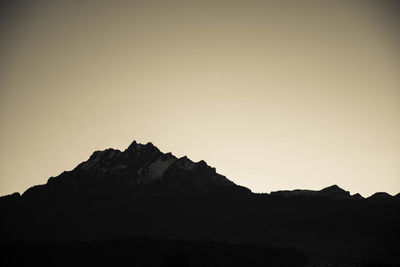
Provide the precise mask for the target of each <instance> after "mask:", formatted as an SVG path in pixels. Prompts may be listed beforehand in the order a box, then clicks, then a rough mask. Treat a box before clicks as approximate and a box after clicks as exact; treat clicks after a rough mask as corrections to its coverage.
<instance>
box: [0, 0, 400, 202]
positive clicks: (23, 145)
mask: <svg viewBox="0 0 400 267" xmlns="http://www.w3.org/2000/svg"><path fill="white" fill-rule="evenodd" d="M397 3H399V2H398V1H397ZM398 14H400V5H399V4H396V1H351V0H349V1H301V0H296V1H252V0H245V1H218V0H212V1H207V0H204V1H190V0H187V1H165V0H164V1H149V0H146V1H1V4H0V195H4V194H9V193H12V192H15V191H19V192H23V191H25V190H26V189H27V188H28V187H30V186H32V185H35V184H41V183H45V182H46V181H47V179H48V178H49V177H50V176H57V175H58V174H60V173H61V172H62V171H63V170H71V169H73V168H74V167H75V166H76V165H77V164H78V163H80V162H82V161H84V160H87V159H88V158H89V156H90V154H91V153H92V152H93V151H95V150H100V149H106V148H109V147H113V148H117V149H121V150H123V149H125V148H126V147H127V146H128V145H129V144H130V143H131V142H132V141H133V140H137V141H138V142H141V143H146V142H152V143H153V144H154V145H156V146H158V147H159V149H160V150H162V151H164V152H169V151H171V152H172V153H173V154H175V155H176V156H178V157H181V156H184V155H187V156H188V157H189V158H191V159H192V160H194V161H199V160H201V159H204V160H205V161H206V162H207V163H208V164H209V165H211V166H214V167H216V169H217V172H219V173H221V174H223V175H225V176H227V177H228V178H229V179H231V180H232V181H234V182H236V183H238V184H240V185H243V186H246V187H248V188H250V189H251V190H252V191H254V192H270V191H273V190H279V189H295V188H308V189H321V188H323V187H326V186H329V185H332V184H338V185H339V186H341V187H342V188H344V189H347V190H349V191H351V192H352V193H356V192H360V193H361V194H362V195H364V196H368V195H370V194H372V193H373V192H377V191H386V192H389V193H391V194H395V193H398V192H400V17H399V16H398Z"/></svg>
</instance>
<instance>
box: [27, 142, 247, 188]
mask: <svg viewBox="0 0 400 267" xmlns="http://www.w3.org/2000/svg"><path fill="white" fill-rule="evenodd" d="M143 186H146V187H148V189H149V188H150V187H151V186H154V187H156V188H157V190H153V191H154V192H158V193H159V194H173V193H177V192H180V193H190V194H192V193H196V192H197V193H200V192H201V193H204V192H209V191H210V190H214V189H217V190H218V188H222V187H224V188H225V187H231V188H232V189H233V190H235V189H238V190H239V188H240V187H239V186H237V185H236V184H234V183H233V182H231V181H230V180H228V179H227V178H226V177H224V176H222V175H220V174H218V173H216V171H215V168H212V167H210V166H208V165H207V163H206V162H205V161H200V162H193V161H192V160H190V159H189V158H188V157H187V156H183V157H181V158H177V157H175V156H174V155H173V154H172V153H170V152H168V153H163V152H161V151H160V150H159V149H158V148H157V147H156V146H154V145H153V144H152V143H151V142H148V143H147V144H146V145H143V144H139V143H137V142H136V141H133V142H132V143H131V145H129V147H128V148H127V149H126V150H125V151H123V152H121V151H120V150H116V149H112V148H109V149H105V150H102V151H95V152H94V153H93V154H92V155H91V156H90V158H89V159H88V160H87V161H85V162H82V163H81V164H79V165H78V166H77V167H76V168H75V169H73V170H72V171H70V172H63V173H62V174H60V175H59V176H57V177H52V178H50V179H49V180H48V183H47V184H45V185H42V186H37V187H33V188H30V189H28V191H29V195H36V194H39V195H40V194H43V192H45V193H46V192H51V194H53V195H55V196H57V195H66V194H67V195H84V196H90V195H93V196H103V195H104V196H107V195H109V194H127V193H129V194H132V193H134V192H136V191H138V190H139V191H140V190H141V189H140V188H142V187H143ZM146 190H147V189H146ZM150 191H151V190H150ZM186 191H187V192H186ZM240 191H242V189H240Z"/></svg>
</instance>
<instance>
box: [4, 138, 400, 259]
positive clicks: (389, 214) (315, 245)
mask: <svg viewBox="0 0 400 267" xmlns="http://www.w3.org/2000/svg"><path fill="white" fill-rule="evenodd" d="M377 200H379V201H377ZM399 211H400V201H399V197H398V196H395V197H392V196H390V195H382V194H378V195H377V196H371V197H370V198H366V199H364V198H363V197H362V196H361V195H359V194H355V195H350V193H349V192H348V191H346V190H343V189H341V188H340V187H339V186H337V185H333V186H330V187H327V188H324V189H322V190H319V191H314V190H293V191H277V192H272V193H271V194H255V193H252V192H251V191H250V190H249V189H247V188H245V187H242V186H239V185H236V184H235V183H233V182H232V181H230V180H229V179H227V178H226V177H225V176H223V175H220V174H218V173H217V172H216V170H215V168H213V167H210V166H208V165H207V163H206V162H204V161H199V162H193V161H191V160H190V159H189V158H187V157H182V158H177V157H175V156H174V155H172V154H171V153H163V152H161V151H160V150H159V149H158V148H157V147H155V146H154V145H153V144H152V143H147V144H145V145H143V144H138V143H136V142H133V143H132V144H131V145H130V146H129V147H128V148H127V149H126V150H124V151H119V150H115V149H106V150H104V151H96V152H94V153H93V154H92V155H91V156H90V158H89V159H88V160H87V161H85V162H83V163H81V164H79V165H78V166H77V167H76V168H74V169H73V170H71V171H68V172H63V173H61V174H60V175H59V176H57V177H51V178H49V179H48V181H47V183H46V184H44V185H38V186H34V187H31V188H29V189H28V190H27V191H26V192H24V193H23V194H22V195H20V194H19V193H14V194H11V195H8V196H3V197H1V198H0V214H1V215H2V216H1V220H0V241H1V242H2V243H3V244H6V245H5V247H6V248H10V247H11V248H15V249H14V250H13V251H14V252H16V253H17V254H18V251H24V249H21V247H22V248H25V249H26V250H31V247H29V245H24V244H32V243H31V242H35V243H34V244H39V243H37V242H40V244H50V245H43V246H45V247H47V246H52V245H51V244H54V242H56V243H57V244H58V242H62V244H69V245H68V246H74V247H76V246H77V245H76V242H84V244H88V243H87V242H95V243H94V245H90V246H89V247H87V246H86V245H83V247H85V248H87V249H89V250H90V251H92V248H93V247H94V248H96V247H98V246H100V247H102V246H106V247H107V246H108V244H109V243H107V242H109V241H107V240H121V239H122V240H126V239H132V238H133V239H132V240H133V241H129V242H128V243H129V244H131V243H132V242H133V243H135V244H136V242H137V241H135V240H136V238H137V237H140V236H147V237H152V238H156V240H176V239H177V240H183V241H182V242H187V241H193V242H197V243H195V244H196V245H194V247H195V248H196V249H195V251H196V252H193V251H192V252H190V253H189V252H187V253H189V254H190V255H191V256H190V257H192V256H193V255H198V253H200V254H201V253H203V252H201V251H203V249H202V247H203V246H205V245H204V244H207V242H217V244H220V243H218V242H222V243H225V242H227V243H228V244H241V245H243V246H245V247H246V248H245V249H244V250H246V251H247V249H248V248H250V247H251V246H253V245H254V246H256V247H254V248H253V249H255V250H256V251H259V253H261V254H265V253H267V252H265V251H268V253H272V254H271V258H269V259H272V258H274V259H275V260H276V261H274V263H276V262H281V263H282V264H283V262H285V261H284V259H286V258H293V259H298V260H296V261H295V263H296V264H300V263H301V264H304V262H305V261H304V260H303V259H302V258H301V257H300V256H299V255H300V254H299V253H298V251H302V253H304V254H305V255H306V257H307V258H308V260H309V262H310V263H312V264H322V263H324V264H327V263H335V264H338V263H346V264H348V263H357V264H360V263H368V262H386V263H390V264H394V263H396V262H397V263H398V262H400V258H399V255H400V253H399V252H400V251H399V248H398V246H397V242H398V238H399V237H400V229H399V227H398V225H400V213H399ZM185 240H186V241H185ZM10 242H12V243H10ZM15 242H17V244H22V245H18V246H11V245H7V244H15ZM26 242H29V243H26ZM43 242H44V243H43ZM96 242H97V243H96ZM98 242H100V243H98ZM104 242H106V243H104ZM140 242H142V241H140ZM146 242H147V241H146ZM165 242H167V243H165ZM168 242H169V241H155V242H154V243H153V241H151V244H153V245H154V246H155V247H159V246H160V244H170V243H168ZM179 242H181V241H179ZM204 242H206V243H204ZM73 244H75V245H73ZM90 244H93V243H90ZM112 244H114V243H112ZM146 244H147V243H146ZM180 244H181V243H180ZM153 245H151V246H149V247H152V246H153ZM61 246H64V245H61ZM168 246H169V245H168ZM217 246H218V248H220V249H221V251H225V252H224V253H228V252H226V251H231V252H229V253H231V254H237V252H233V251H236V248H233V247H231V246H224V245H221V246H220V245H217ZM265 246H267V247H265ZM112 247H115V248H118V249H119V248H120V245H115V246H114V245H112ZM273 247H291V248H293V249H295V250H296V251H294V250H278V251H274V250H271V249H269V248H273ZM262 248H265V249H266V250H265V249H262ZM71 249H72V248H71ZM104 249H106V248H104ZM72 250H73V249H72ZM250 250H252V249H250ZM250 250H249V251H250ZM67 251H68V249H67ZM100 251H103V250H100ZM262 251H264V252H262ZM146 253H151V252H148V251H147V252H146ZM185 253H186V252H185ZM193 253H194V254H193ZM207 253H208V252H207ZM221 253H222V252H221ZM229 253H228V254H229ZM249 253H250V252H249ZM268 253H267V254H268ZM275 253H276V254H275ZM9 254H10V255H13V253H11V252H10V253H9ZM117 254H118V252H117ZM189 254H188V255H189ZM261 254H260V255H261ZM112 255H114V254H112ZM159 255H161V254H159ZM249 255H250V254H245V255H243V257H244V258H246V257H250V256H249ZM253 256H254V257H258V256H259V254H257V256H255V255H253ZM253 256H251V257H253ZM155 257H156V256H155ZM207 257H208V256H207ZM17 258H18V257H17ZM261 259H263V257H261V258H260V261H258V262H259V263H260V264H261V263H262V264H264V265H265V261H264V260H261ZM229 262H230V263H231V262H232V260H231V261H229ZM238 262H239V261H238ZM301 264H300V265H301ZM192 265H193V264H192ZM231 265H232V264H231ZM245 265H248V266H256V265H255V263H254V264H253V265H251V264H245ZM289 265H290V264H289ZM138 266H142V265H138Z"/></svg>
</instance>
